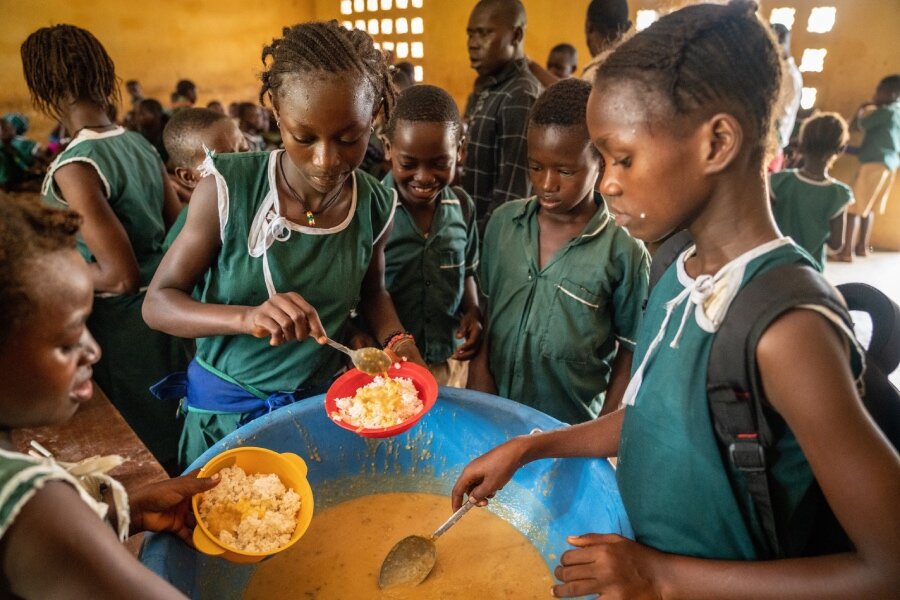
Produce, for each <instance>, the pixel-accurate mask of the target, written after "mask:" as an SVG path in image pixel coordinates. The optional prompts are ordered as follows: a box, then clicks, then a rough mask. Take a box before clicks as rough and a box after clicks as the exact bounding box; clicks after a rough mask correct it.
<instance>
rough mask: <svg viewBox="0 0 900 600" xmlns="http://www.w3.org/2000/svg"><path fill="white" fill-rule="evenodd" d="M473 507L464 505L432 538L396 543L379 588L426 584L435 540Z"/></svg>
mask: <svg viewBox="0 0 900 600" xmlns="http://www.w3.org/2000/svg"><path fill="white" fill-rule="evenodd" d="M473 506H475V504H473V503H472V502H471V501H469V502H466V503H465V504H463V505H462V507H461V508H460V509H459V510H457V511H456V512H455V513H453V515H452V516H451V517H450V518H449V519H447V521H446V522H444V524H443V525H441V526H440V527H438V528H437V529H436V530H435V532H434V533H432V534H431V537H423V536H421V535H410V536H408V537H405V538H403V539H402V540H400V541H399V542H397V543H396V544H395V545H394V547H393V548H391V551H390V552H388V555H387V556H386V557H385V559H384V562H383V563H381V573H380V574H379V576H378V587H380V588H382V589H384V588H389V587H393V586H395V585H419V584H420V583H422V582H423V581H425V578H426V577H428V574H429V573H431V570H432V569H433V568H434V563H435V561H436V560H437V548H436V547H435V544H434V542H435V540H437V539H438V538H439V537H441V535H442V534H443V533H444V532H445V531H447V530H448V529H450V528H451V527H452V526H453V525H454V524H455V523H456V522H457V521H459V520H460V519H461V518H462V516H463V515H464V514H466V513H467V512H469V510H470V509H471V508H472V507H473Z"/></svg>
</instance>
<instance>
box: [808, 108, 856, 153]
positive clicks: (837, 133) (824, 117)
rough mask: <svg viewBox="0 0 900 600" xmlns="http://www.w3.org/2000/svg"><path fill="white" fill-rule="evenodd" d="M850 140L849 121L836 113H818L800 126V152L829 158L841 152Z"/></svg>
mask: <svg viewBox="0 0 900 600" xmlns="http://www.w3.org/2000/svg"><path fill="white" fill-rule="evenodd" d="M849 139H850V134H849V133H848V131H847V121H845V120H844V117H842V116H841V115H839V114H838V113H835V112H823V113H816V114H814V115H813V116H811V117H809V118H808V119H806V120H805V121H804V122H803V124H802V125H801V126H800V151H801V152H802V153H803V154H805V155H809V156H815V157H819V158H828V157H830V156H834V155H835V154H838V153H840V152H841V150H842V149H843V147H844V146H846V145H847V142H848V141H849Z"/></svg>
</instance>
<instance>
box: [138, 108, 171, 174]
mask: <svg viewBox="0 0 900 600" xmlns="http://www.w3.org/2000/svg"><path fill="white" fill-rule="evenodd" d="M168 121H169V115H167V114H166V113H165V112H164V111H163V107H162V104H160V103H159V100H155V99H153V98H144V99H143V100H141V101H140V102H139V103H138V104H137V106H136V107H135V109H134V124H135V131H137V132H138V133H140V134H141V135H142V136H144V137H145V138H147V141H148V142H150V144H151V145H152V146H153V148H154V149H156V151H157V152H158V153H159V157H160V158H161V159H162V161H163V164H166V163H167V162H168V161H169V153H168V152H166V147H165V145H164V144H163V129H164V128H165V127H166V123H167V122H168Z"/></svg>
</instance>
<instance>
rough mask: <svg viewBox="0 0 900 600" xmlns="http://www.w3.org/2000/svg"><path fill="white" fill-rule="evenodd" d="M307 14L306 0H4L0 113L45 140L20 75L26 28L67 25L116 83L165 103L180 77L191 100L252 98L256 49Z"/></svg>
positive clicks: (47, 124) (0, 37) (256, 85)
mask: <svg viewBox="0 0 900 600" xmlns="http://www.w3.org/2000/svg"><path fill="white" fill-rule="evenodd" d="M313 17H314V12H313V3H312V0H266V2H260V3H258V4H257V3H247V2H244V1H242V0H215V1H212V0H158V1H154V2H147V3H138V2H126V1H122V0H85V1H77V2H76V1H72V0H4V2H3V17H2V22H3V25H2V27H0V113H2V112H6V111H9V110H18V111H22V112H25V113H26V114H28V115H29V116H30V117H31V118H32V120H33V127H32V129H33V135H34V136H35V137H41V138H44V137H45V136H46V134H47V133H48V132H49V130H50V129H51V128H52V125H53V124H52V123H50V122H49V121H48V120H46V119H44V118H42V117H39V116H38V115H37V114H35V113H34V111H33V110H32V109H31V103H30V100H29V97H28V89H27V87H26V86H25V80H24V78H23V75H22V63H21V59H20V54H19V47H20V45H21V43H22V42H23V41H24V40H25V38H26V37H28V34H30V33H31V32H32V31H34V30H36V29H38V28H40V27H44V26H47V25H52V24H58V23H69V24H72V25H78V26H79V27H84V28H85V29H88V30H89V31H91V33H93V34H94V35H95V36H97V38H98V39H99V40H100V41H101V43H102V44H103V45H104V47H105V48H106V51H107V52H109V54H110V56H111V57H112V59H113V61H114V62H115V64H116V73H117V74H118V76H119V77H120V78H121V79H122V81H123V90H122V93H123V98H125V102H126V103H127V96H126V95H125V93H124V81H125V80H128V79H138V80H140V81H141V83H142V84H143V87H144V94H145V95H146V96H148V97H152V98H156V99H158V100H160V102H162V103H163V106H167V105H168V103H169V94H170V93H171V92H172V91H173V89H174V87H175V83H176V82H177V81H178V80H179V79H183V78H184V79H192V80H194V82H195V83H196V84H197V88H198V92H199V98H198V102H199V104H200V105H201V106H204V105H205V104H206V103H207V102H208V101H210V100H213V99H218V100H221V101H223V102H225V103H226V104H227V103H228V102H231V101H242V100H255V99H256V97H257V95H258V93H259V78H258V73H259V72H260V70H261V65H262V63H261V62H260V55H261V51H262V47H263V44H265V43H268V42H270V41H271V40H272V38H273V37H276V36H278V35H279V34H280V33H281V26H282V25H283V24H285V23H297V22H300V21H306V20H310V19H312V18H313Z"/></svg>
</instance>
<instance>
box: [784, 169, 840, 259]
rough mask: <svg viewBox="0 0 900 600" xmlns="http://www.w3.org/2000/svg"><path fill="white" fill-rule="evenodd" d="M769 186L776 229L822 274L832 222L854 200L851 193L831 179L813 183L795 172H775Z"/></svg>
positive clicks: (794, 170)
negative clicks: (812, 261)
mask: <svg viewBox="0 0 900 600" xmlns="http://www.w3.org/2000/svg"><path fill="white" fill-rule="evenodd" d="M770 187H771V190H772V192H771V193H772V213H773V214H774V215H775V222H776V223H778V229H780V230H781V233H783V234H784V235H786V236H789V237H790V238H791V239H792V240H794V242H796V244H797V245H798V246H800V247H801V248H803V249H804V250H806V251H807V252H809V255H810V256H811V257H812V258H813V259H814V260H815V263H816V268H818V269H819V271H820V272H821V271H824V270H825V243H826V242H827V241H828V236H829V235H831V226H830V223H831V220H832V219H833V218H834V217H836V216H837V215H839V214H841V211H843V210H844V208H845V207H846V206H847V205H848V204H850V203H851V202H852V201H853V191H852V190H851V189H850V187H849V186H847V185H845V184H843V183H841V182H840V181H837V180H835V179H832V178H830V177H829V178H828V179H826V180H825V181H816V180H814V179H809V178H807V177H804V176H803V175H801V174H800V172H799V171H797V170H796V169H789V170H787V171H781V172H779V173H774V174H773V175H772V178H771V180H770Z"/></svg>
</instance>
